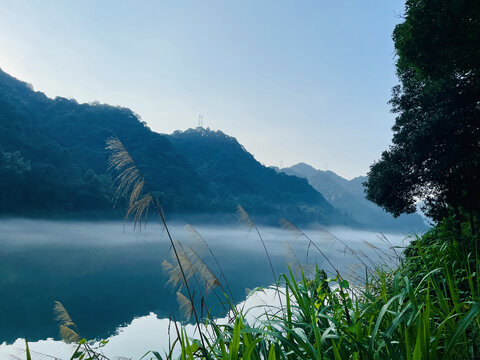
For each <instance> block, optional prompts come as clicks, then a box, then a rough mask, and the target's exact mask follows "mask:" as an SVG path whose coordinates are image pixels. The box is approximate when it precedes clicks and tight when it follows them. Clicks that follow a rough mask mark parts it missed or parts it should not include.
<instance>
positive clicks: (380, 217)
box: [276, 163, 427, 232]
mask: <svg viewBox="0 0 480 360" xmlns="http://www.w3.org/2000/svg"><path fill="white" fill-rule="evenodd" d="M276 170H277V171H279V172H282V173H285V174H288V175H294V176H298V177H300V178H305V179H307V180H308V182H309V184H310V185H312V186H313V187H314V188H315V189H316V190H317V191H319V192H320V193H321V194H323V196H325V198H326V199H327V200H328V201H329V202H330V203H331V204H332V205H333V206H335V207H336V208H337V209H339V210H342V211H345V212H347V213H348V214H349V215H351V216H352V217H353V219H354V220H355V221H356V222H358V223H359V224H362V225H363V226H365V227H367V228H370V229H377V230H392V229H395V230H400V231H407V232H408V231H417V232H419V231H423V230H424V229H425V228H426V227H427V225H426V223H425V221H424V219H423V217H422V216H421V215H419V214H409V215H401V216H399V217H398V218H396V219H395V218H394V217H393V216H392V215H391V214H389V213H387V212H385V211H384V210H383V209H381V208H380V207H378V206H376V205H375V204H374V203H372V202H370V201H368V200H367V199H365V193H364V187H363V185H362V184H363V183H364V182H365V181H366V180H367V177H365V176H359V177H356V178H354V179H352V180H347V179H344V178H342V177H341V176H339V175H337V174H335V173H334V172H332V171H323V170H317V169H315V168H313V167H312V166H310V165H308V164H305V163H299V164H296V165H293V166H291V167H289V168H283V169H278V168H276Z"/></svg>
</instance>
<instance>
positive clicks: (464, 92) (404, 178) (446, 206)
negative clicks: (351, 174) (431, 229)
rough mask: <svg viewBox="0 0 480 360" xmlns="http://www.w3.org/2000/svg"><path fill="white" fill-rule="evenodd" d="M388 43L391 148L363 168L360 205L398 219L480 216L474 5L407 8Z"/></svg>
mask: <svg viewBox="0 0 480 360" xmlns="http://www.w3.org/2000/svg"><path fill="white" fill-rule="evenodd" d="M393 40H394V42H395V49H396V55H397V62H396V67H397V75H398V78H399V80H400V85H397V86H395V87H394V88H393V91H392V99H391V101H390V103H391V105H392V111H393V112H394V113H396V114H397V117H396V120H395V125H394V126H393V128H392V130H393V132H394V134H393V139H392V145H391V146H390V148H389V149H388V150H386V151H384V152H383V154H382V157H381V159H380V160H379V161H377V162H375V163H374V164H373V165H372V166H371V167H370V172H369V174H368V175H369V180H368V182H367V183H366V192H367V198H368V199H370V200H371V201H373V202H375V203H377V204H378V205H380V206H382V207H383V208H384V209H386V210H387V211H389V212H391V213H393V214H394V216H398V215H400V214H401V213H411V212H414V211H415V202H416V201H418V200H423V201H424V208H425V210H426V212H427V213H428V214H429V215H430V216H431V217H432V218H433V219H434V220H440V219H442V218H443V217H444V216H446V215H447V214H448V213H449V211H453V212H455V213H456V214H457V215H458V216H459V214H460V213H466V214H469V218H470V220H471V223H472V226H473V225H474V217H475V214H478V213H479V212H480V182H479V180H480V1H477V0H408V1H407V2H406V8H405V15H404V22H403V23H401V24H399V25H397V26H396V28H395V30H394V33H393Z"/></svg>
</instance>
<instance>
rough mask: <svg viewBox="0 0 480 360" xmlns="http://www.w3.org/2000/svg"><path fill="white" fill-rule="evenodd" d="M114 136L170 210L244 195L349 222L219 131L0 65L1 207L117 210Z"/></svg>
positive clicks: (272, 215) (215, 204)
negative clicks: (57, 92) (156, 125)
mask: <svg viewBox="0 0 480 360" xmlns="http://www.w3.org/2000/svg"><path fill="white" fill-rule="evenodd" d="M112 135H116V136H118V138H119V139H120V140H121V141H122V142H123V143H124V145H125V147H126V148H127V150H128V151H129V152H130V153H131V154H132V157H133V158H134V160H135V161H136V163H137V165H138V167H139V168H140V170H141V171H142V172H143V174H144V175H145V178H146V181H147V185H148V186H149V188H150V189H151V190H153V191H154V192H155V193H156V195H157V196H158V197H159V199H160V200H161V202H162V204H163V206H164V208H165V210H166V212H167V214H180V213H181V214H200V213H201V214H220V213H222V214H231V216H232V218H233V214H234V213H235V208H236V204H237V203H240V204H242V205H243V206H244V208H245V209H246V210H247V211H249V212H250V213H251V215H255V216H256V217H257V218H258V219H260V220H265V221H269V222H275V223H277V222H278V218H280V217H287V218H289V219H291V220H292V221H296V222H302V223H306V222H311V221H313V222H319V223H323V224H345V225H351V224H353V222H352V221H351V219H349V218H348V216H345V215H344V214H343V213H342V212H340V211H338V210H336V209H335V208H334V207H333V206H332V205H331V204H329V203H328V202H327V201H326V200H325V198H324V197H323V196H322V195H321V194H320V193H318V192H317V191H315V190H314V189H313V188H312V187H311V186H310V185H309V184H308V182H307V181H306V180H304V179H299V178H297V177H292V176H287V175H285V174H277V173H276V172H275V171H274V170H272V169H269V168H266V167H264V166H263V165H261V164H260V163H259V162H257V161H256V160H255V159H254V158H253V156H252V155H251V154H249V153H248V152H247V151H246V150H245V149H244V148H243V147H242V146H241V145H240V144H239V143H238V142H237V141H236V139H234V138H232V137H229V136H227V135H225V134H223V133H222V132H219V131H216V132H214V131H210V130H208V129H203V128H198V129H196V130H188V131H185V132H176V133H174V134H172V135H164V134H158V133H155V132H153V131H151V130H150V129H149V128H148V127H147V126H146V124H145V123H144V122H142V121H141V120H140V119H139V117H138V115H136V114H135V113H133V112H132V111H131V110H129V109H126V108H122V107H114V106H109V105H103V104H98V103H92V104H79V103H77V102H76V101H75V100H73V99H65V98H61V97H57V98H55V99H50V98H48V97H46V96H45V95H44V94H43V93H41V92H35V91H33V89H32V87H31V86H30V85H29V84H27V83H24V82H21V81H19V80H17V79H15V78H13V77H11V76H9V75H8V74H6V73H5V72H2V71H1V70H0V214H2V215H14V216H41V217H52V216H58V217H120V216H121V214H122V213H123V209H121V206H119V209H118V210H113V209H112V207H113V201H112V199H113V186H112V185H113V184H112V179H111V177H110V176H109V174H106V168H107V159H108V153H107V152H106V151H105V141H106V140H107V138H109V137H111V136H112ZM120 205H121V204H120Z"/></svg>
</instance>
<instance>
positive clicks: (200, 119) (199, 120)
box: [198, 114, 203, 128]
mask: <svg viewBox="0 0 480 360" xmlns="http://www.w3.org/2000/svg"><path fill="white" fill-rule="evenodd" d="M198 127H201V128H203V114H200V115H198Z"/></svg>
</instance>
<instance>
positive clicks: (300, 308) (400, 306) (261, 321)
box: [26, 139, 480, 360]
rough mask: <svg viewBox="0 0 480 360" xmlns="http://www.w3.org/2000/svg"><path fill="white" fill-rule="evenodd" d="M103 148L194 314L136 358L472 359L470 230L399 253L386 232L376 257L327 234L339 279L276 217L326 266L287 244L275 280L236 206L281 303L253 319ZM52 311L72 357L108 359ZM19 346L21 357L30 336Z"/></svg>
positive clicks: (442, 230)
mask: <svg viewBox="0 0 480 360" xmlns="http://www.w3.org/2000/svg"><path fill="white" fill-rule="evenodd" d="M108 149H109V150H110V151H112V156H111V161H110V167H111V169H113V170H115V171H116V172H117V173H118V174H117V180H118V191H117V194H118V195H119V196H126V197H127V200H128V204H129V205H128V209H127V217H128V216H129V215H132V216H133V218H134V224H135V225H136V224H137V223H139V224H140V225H141V223H142V220H144V219H145V218H146V215H147V212H148V209H149V208H150V207H152V208H153V209H154V211H155V212H156V213H157V214H158V216H159V217H160V220H161V222H162V223H163V225H164V227H165V229H166V232H167V235H168V238H169V241H170V243H171V248H172V258H171V259H170V260H165V261H164V263H163V268H164V270H165V271H166V272H167V273H168V275H169V278H170V282H171V284H172V286H174V287H175V289H176V290H177V299H178V300H179V304H180V307H181V309H182V310H183V313H184V315H185V316H186V317H188V316H193V317H194V321H195V324H196V337H195V338H190V337H189V336H188V335H187V332H186V328H185V327H183V326H182V325H181V323H179V322H177V321H173V325H174V326H173V327H174V329H175V333H176V337H175V338H174V339H173V341H172V343H171V347H170V349H168V350H167V351H166V353H165V354H160V353H158V352H148V353H147V354H145V356H144V357H143V359H157V360H158V359H162V360H163V359H173V358H178V359H181V360H187V359H188V360H191V359H192V360H193V359H232V360H237V359H244V360H248V359H252V360H260V359H268V360H273V359H335V360H338V359H359V360H370V359H406V360H417V359H429V360H436V359H439V360H440V359H476V358H478V357H476V356H477V354H478V349H479V344H480V336H479V334H480V280H479V277H478V274H479V271H480V261H479V258H478V251H477V238H476V237H475V236H471V235H469V232H468V229H464V231H460V232H459V231H458V229H456V227H455V226H452V224H451V221H450V220H446V221H445V222H444V223H442V224H439V225H438V226H436V227H435V228H433V229H432V230H431V231H430V232H428V233H427V234H425V235H424V236H422V237H417V238H416V239H414V240H413V241H412V242H411V244H410V245H409V246H408V247H407V248H406V249H405V250H404V251H403V252H399V251H398V250H397V249H396V248H395V247H393V246H391V244H389V243H388V240H386V242H385V243H386V244H385V246H386V247H385V248H379V247H377V246H375V245H373V244H370V243H366V245H367V246H369V247H370V248H371V249H372V250H373V251H374V252H375V253H376V254H377V256H376V257H375V258H371V257H368V256H367V255H365V254H364V253H362V252H361V251H355V250H353V249H351V248H350V247H349V246H348V244H346V243H345V242H343V241H342V240H340V239H336V238H335V239H334V240H336V241H338V242H339V243H340V244H341V245H342V247H343V248H344V252H345V253H348V254H350V255H351V256H352V258H354V259H356V260H357V261H358V262H359V263H360V267H359V268H358V269H359V270H360V273H358V271H357V273H355V274H352V275H351V276H350V277H347V276H342V274H340V272H339V271H338V270H337V268H336V267H335V266H334V264H333V263H332V262H331V261H330V259H329V258H328V257H327V256H326V255H325V253H324V252H323V251H322V249H321V248H320V247H319V246H318V245H317V244H315V242H314V241H312V240H311V239H310V238H309V237H308V236H307V235H306V234H305V233H304V232H302V231H301V230H300V229H298V228H297V227H295V226H294V225H293V224H291V223H289V222H288V221H283V222H282V225H283V226H284V227H285V228H287V229H288V230H289V231H292V232H293V233H295V234H296V237H305V238H306V239H307V240H308V244H309V245H308V250H307V258H308V256H309V254H308V252H309V251H317V252H318V254H319V255H320V256H322V257H324V258H325V260H326V262H325V263H326V264H328V266H329V268H328V269H324V270H322V269H319V268H318V267H315V268H314V269H313V271H310V270H308V271H307V268H306V267H305V266H302V265H300V263H299V261H298V258H297V257H296V255H295V254H294V253H293V250H291V249H290V250H289V253H290V256H289V258H290V259H292V261H291V263H290V264H289V266H290V267H289V269H291V270H290V271H289V272H288V273H287V274H282V275H280V276H279V277H278V278H277V277H276V273H275V271H274V268H273V266H272V263H271V261H270V256H269V253H268V248H267V246H266V244H265V242H264V241H263V238H262V235H261V231H260V229H259V228H258V227H257V226H256V225H255V223H254V222H253V220H252V219H251V218H250V216H249V215H248V213H247V212H246V211H245V210H244V209H243V208H241V207H239V213H240V215H241V217H242V218H243V220H244V221H245V222H246V223H247V225H248V226H249V228H251V229H254V230H255V232H256V233H257V235H258V237H259V240H260V241H261V243H262V245H263V247H264V250H265V253H266V258H267V260H268V261H269V264H270V267H271V271H272V276H273V279H272V280H273V281H274V284H275V286H274V287H273V291H274V292H275V294H276V296H278V298H279V303H280V305H277V306H273V305H271V306H265V307H263V308H262V315H261V316H260V317H257V318H255V319H251V318H250V317H249V314H248V310H245V309H242V308H240V307H238V306H236V304H235V302H234V301H233V296H232V293H231V291H230V288H229V286H228V281H227V279H226V278H225V275H224V273H223V271H222V269H221V267H220V265H219V263H218V261H217V260H216V258H215V255H214V254H213V253H212V252H211V250H210V249H209V247H208V244H207V242H206V241H205V240H204V239H203V238H202V237H201V235H200V234H198V232H196V231H195V230H194V229H193V230H192V232H193V233H194V234H195V235H196V237H197V238H198V240H199V241H198V243H199V244H201V247H202V248H203V249H207V250H209V251H210V255H211V256H212V257H213V258H214V259H215V263H216V265H217V268H218V270H217V272H218V273H219V276H218V277H217V276H216V275H215V272H214V271H212V270H211V269H210V268H209V267H208V266H207V265H206V263H205V262H204V261H203V258H202V254H201V253H200V252H199V251H198V249H195V247H192V246H187V245H185V244H181V243H179V242H175V241H173V239H172V236H171V235H170V231H169V229H168V225H167V223H166V221H165V217H164V214H163V211H162V208H161V206H160V204H159V202H158V201H157V199H156V197H155V195H154V193H152V192H150V191H148V190H147V189H146V185H145V181H144V179H143V177H142V176H141V174H140V172H139V171H138V169H137V167H136V165H135V162H134V161H133V159H132V158H131V156H130V155H129V154H128V152H127V151H126V149H125V148H124V147H123V145H122V144H121V142H120V141H119V140H118V139H111V140H109V142H108ZM326 234H327V235H328V236H331V237H333V235H331V234H328V233H326ZM382 259H384V260H385V261H383V260H382ZM386 259H388V260H389V261H386ZM392 259H394V260H395V261H394V262H395V263H396V265H395V266H392V265H391V262H392V261H391V260H392ZM238 271H242V269H238ZM296 271H297V272H298V274H295V272H296ZM326 271H328V272H329V274H332V275H331V276H330V277H329V276H328V275H327V272H326ZM347 278H348V279H347ZM209 293H213V294H214V295H215V296H216V297H217V299H218V300H220V301H221V303H222V304H223V306H225V308H224V310H225V312H226V313H227V317H229V318H230V320H231V321H228V322H226V323H225V322H219V321H217V320H216V319H214V318H212V317H211V316H210V315H209V313H208V310H207V309H208V307H207V306H206V304H205V301H206V298H207V294H209ZM56 312H57V319H58V320H59V322H60V327H61V329H62V330H63V333H62V334H63V336H64V338H65V340H67V341H70V342H72V341H73V342H76V343H77V344H78V347H77V349H76V351H75V353H74V354H73V355H72V357H71V359H81V360H86V359H106V358H105V356H103V355H102V354H101V352H100V351H98V349H94V348H92V346H91V345H89V343H88V342H87V341H85V339H82V340H79V339H80V337H79V335H78V334H77V333H76V332H75V325H74V323H73V321H72V319H71V318H70V316H69V315H68V312H67V311H66V310H65V308H64V307H63V306H62V305H61V304H59V303H57V304H56ZM26 353H27V359H29V358H30V357H31V355H30V351H29V349H28V343H27V352H26Z"/></svg>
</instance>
